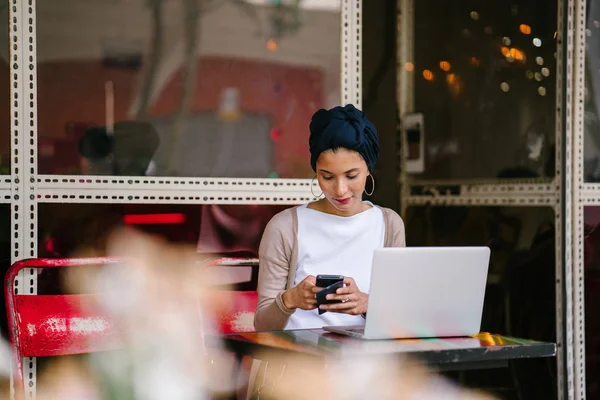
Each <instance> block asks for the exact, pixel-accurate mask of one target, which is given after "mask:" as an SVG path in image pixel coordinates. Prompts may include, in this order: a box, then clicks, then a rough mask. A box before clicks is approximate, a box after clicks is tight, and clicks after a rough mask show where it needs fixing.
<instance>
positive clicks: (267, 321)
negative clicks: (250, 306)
mask: <svg viewBox="0 0 600 400" xmlns="http://www.w3.org/2000/svg"><path fill="white" fill-rule="evenodd" d="M292 218H293V216H292V210H291V209H288V210H284V211H282V212H281V213H279V214H277V215H275V216H274V217H273V218H272V219H271V221H269V223H268V224H267V227H266V228H265V231H264V233H263V236H262V239H261V242H260V247H259V250H258V258H259V269H258V304H257V307H256V314H255V316H254V327H255V329H256V330H257V331H265V330H281V329H284V328H285V326H286V325H287V322H288V320H289V318H290V316H291V315H292V314H293V313H294V311H295V310H292V309H288V308H286V307H285V305H284V304H283V299H282V298H281V295H282V294H283V292H284V291H285V290H286V286H287V282H288V275H289V271H290V267H291V265H290V264H291V258H292V250H293V245H294V235H295V232H294V228H293V223H292Z"/></svg>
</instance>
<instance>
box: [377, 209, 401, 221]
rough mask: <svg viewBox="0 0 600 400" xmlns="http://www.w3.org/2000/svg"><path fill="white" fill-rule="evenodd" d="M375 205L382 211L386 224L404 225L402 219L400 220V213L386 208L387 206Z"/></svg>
mask: <svg viewBox="0 0 600 400" xmlns="http://www.w3.org/2000/svg"><path fill="white" fill-rule="evenodd" d="M376 207H378V208H379V209H380V210H381V212H382V213H383V216H384V218H385V220H386V221H387V223H388V224H392V225H404V221H402V217H401V216H400V214H398V213H397V212H396V211H394V210H393V209H391V208H387V207H381V206H376Z"/></svg>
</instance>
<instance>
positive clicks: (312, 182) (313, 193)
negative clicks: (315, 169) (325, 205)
mask: <svg viewBox="0 0 600 400" xmlns="http://www.w3.org/2000/svg"><path fill="white" fill-rule="evenodd" d="M316 178H317V176H316V175H315V176H314V178H312V180H311V181H310V192H311V193H312V195H313V197H314V198H315V199H318V198H320V197H321V196H323V190H321V194H320V195H318V196H317V195H316V194H315V192H314V191H313V186H314V185H315V179H316Z"/></svg>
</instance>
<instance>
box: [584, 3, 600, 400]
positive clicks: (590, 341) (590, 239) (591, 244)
mask: <svg viewBox="0 0 600 400" xmlns="http://www.w3.org/2000/svg"><path fill="white" fill-rule="evenodd" d="M592 4H594V3H592ZM584 221H585V223H584V232H583V235H584V237H585V240H584V255H585V262H584V265H585V272H584V275H585V276H584V281H585V347H586V348H585V361H586V382H587V397H588V398H590V399H593V398H596V397H598V395H600V387H599V386H598V378H599V377H600V319H599V318H598V316H599V315H600V307H599V306H600V257H599V256H600V230H599V229H598V228H599V226H600V207H597V206H588V207H585V208H584Z"/></svg>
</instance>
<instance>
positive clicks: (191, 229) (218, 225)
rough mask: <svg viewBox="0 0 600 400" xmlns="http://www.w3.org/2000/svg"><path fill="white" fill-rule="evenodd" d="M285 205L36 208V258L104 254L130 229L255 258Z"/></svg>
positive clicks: (211, 250) (205, 250)
mask: <svg viewBox="0 0 600 400" xmlns="http://www.w3.org/2000/svg"><path fill="white" fill-rule="evenodd" d="M287 207H288V206H275V205H273V206H271V205H263V206H258V205H214V204H210V205H174V204H152V205H147V204H40V205H39V227H40V233H39V235H38V237H39V240H40V241H39V254H40V256H41V257H74V256H76V255H77V254H81V253H91V254H95V255H106V240H107V238H108V237H109V235H110V233H111V232H113V231H114V229H117V228H120V227H126V226H128V227H132V228H135V229H138V230H141V231H143V232H146V233H149V234H152V235H159V236H161V237H163V238H165V239H166V240H169V241H171V242H175V243H184V244H191V245H194V246H196V248H197V250H198V252H200V253H230V254H232V253H245V254H247V255H249V256H252V257H256V256H257V255H258V246H259V243H260V239H261V237H262V233H263V230H264V229H265V226H266V225H267V223H268V222H269V220H270V219H271V218H272V217H273V216H274V215H275V214H276V213H278V212H279V211H282V210H284V209H285V208H287Z"/></svg>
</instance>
